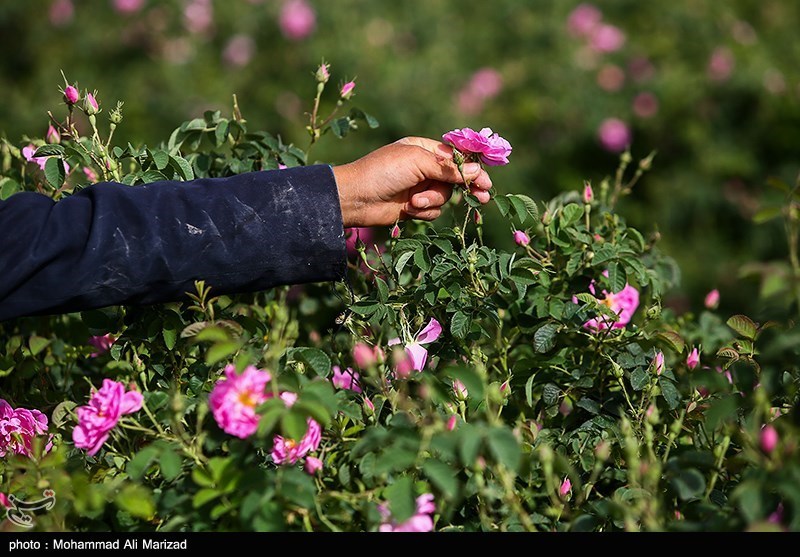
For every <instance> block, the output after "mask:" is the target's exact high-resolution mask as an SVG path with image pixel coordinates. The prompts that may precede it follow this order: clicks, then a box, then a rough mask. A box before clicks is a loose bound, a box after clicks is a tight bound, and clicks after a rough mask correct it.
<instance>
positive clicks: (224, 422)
mask: <svg viewBox="0 0 800 557" xmlns="http://www.w3.org/2000/svg"><path fill="white" fill-rule="evenodd" d="M271 379H272V376H271V375H270V373H269V372H268V371H264V370H261V369H258V368H256V367H255V366H252V365H251V366H247V367H246V368H245V369H244V370H243V371H242V373H241V374H239V373H236V367H235V366H233V365H230V364H229V365H227V366H225V371H224V377H222V378H220V379H219V380H218V381H217V382H216V384H215V385H214V388H213V389H212V391H211V394H210V395H209V397H208V405H209V407H210V408H211V413H212V414H213V416H214V420H216V422H217V425H219V427H220V428H221V429H222V431H224V432H225V433H227V434H229V435H233V436H235V437H239V438H240V439H245V438H247V437H249V436H250V435H252V434H253V433H255V431H256V429H258V422H259V420H260V419H261V416H260V415H259V414H257V413H256V409H257V408H258V406H259V405H260V404H262V403H263V402H265V401H266V400H267V399H268V398H270V395H269V394H268V393H267V392H266V387H267V383H269V382H270V380H271Z"/></svg>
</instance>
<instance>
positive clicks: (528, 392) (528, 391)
mask: <svg viewBox="0 0 800 557" xmlns="http://www.w3.org/2000/svg"><path fill="white" fill-rule="evenodd" d="M534 379H536V375H531V376H530V377H528V380H527V381H525V402H527V403H528V406H530V407H531V408H533V380H534Z"/></svg>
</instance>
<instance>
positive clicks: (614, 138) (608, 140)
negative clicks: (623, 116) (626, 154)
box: [597, 118, 631, 153]
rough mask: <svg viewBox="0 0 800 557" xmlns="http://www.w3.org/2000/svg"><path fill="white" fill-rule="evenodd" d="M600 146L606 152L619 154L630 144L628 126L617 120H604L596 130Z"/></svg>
mask: <svg viewBox="0 0 800 557" xmlns="http://www.w3.org/2000/svg"><path fill="white" fill-rule="evenodd" d="M597 136H598V138H599V139H600V144H601V145H602V146H603V148H604V149H606V150H607V151H611V152H613V153H619V152H620V151H622V150H623V149H625V148H626V147H627V146H628V145H629V144H630V142H631V131H630V129H629V128H628V125H627V124H626V123H625V122H623V121H622V120H620V119H619V118H606V119H605V120H603V122H602V123H601V124H600V127H599V128H598V130H597Z"/></svg>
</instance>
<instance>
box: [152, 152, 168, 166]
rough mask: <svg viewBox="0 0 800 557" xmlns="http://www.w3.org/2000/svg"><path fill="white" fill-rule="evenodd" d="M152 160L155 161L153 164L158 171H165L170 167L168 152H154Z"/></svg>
mask: <svg viewBox="0 0 800 557" xmlns="http://www.w3.org/2000/svg"><path fill="white" fill-rule="evenodd" d="M150 158H152V159H153V164H154V165H156V168H157V169H158V170H164V169H165V168H166V167H167V165H169V153H167V152H166V151H152V152H150Z"/></svg>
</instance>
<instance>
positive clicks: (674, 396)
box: [658, 375, 681, 410]
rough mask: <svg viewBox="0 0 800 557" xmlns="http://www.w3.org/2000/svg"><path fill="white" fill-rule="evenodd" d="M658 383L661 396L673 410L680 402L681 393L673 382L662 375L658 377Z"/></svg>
mask: <svg viewBox="0 0 800 557" xmlns="http://www.w3.org/2000/svg"><path fill="white" fill-rule="evenodd" d="M658 385H659V387H661V396H663V397H664V400H665V401H666V402H667V406H669V409H670V410H675V409H676V408H677V407H678V404H680V402H681V395H680V393H679V392H678V389H677V388H676V387H675V383H673V382H672V381H670V380H669V379H667V378H666V377H664V376H663V375H662V376H661V377H659V378H658Z"/></svg>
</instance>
